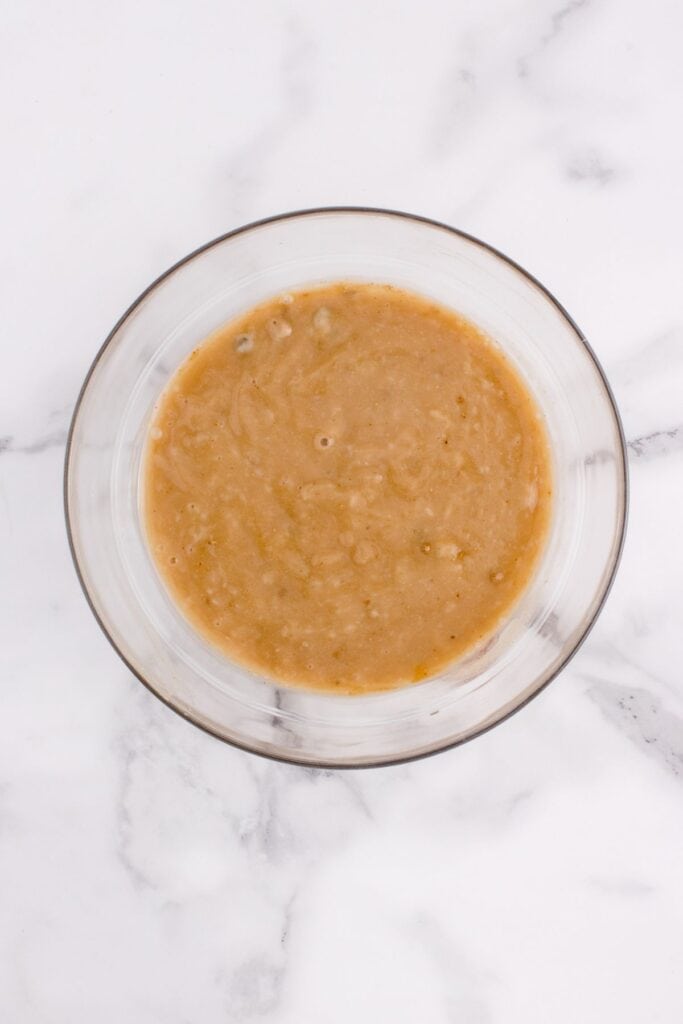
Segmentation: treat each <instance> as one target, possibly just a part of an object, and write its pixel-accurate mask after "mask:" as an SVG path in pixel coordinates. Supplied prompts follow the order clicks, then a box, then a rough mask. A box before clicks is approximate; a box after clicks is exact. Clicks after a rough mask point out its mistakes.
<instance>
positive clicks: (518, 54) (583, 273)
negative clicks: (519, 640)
mask: <svg viewBox="0 0 683 1024" xmlns="http://www.w3.org/2000/svg"><path fill="white" fill-rule="evenodd" d="M0 19H1V21H2V27H1V28H0V37H1V38H2V39H3V58H2V65H1V66H2V70H1V72H0V74H1V75H2V80H3V87H2V91H1V94H0V95H1V97H2V98H1V99H0V104H1V105H2V108H3V114H4V118H3V125H4V127H3V143H4V145H3V157H2V178H3V187H2V205H3V208H4V209H3V245H2V256H1V259H2V273H1V274H0V280H1V281H2V296H3V297H2V311H3V328H2V353H3V366H2V372H1V373H0V523H1V524H2V536H3V543H2V546H1V548H0V566H1V569H0V579H1V581H2V592H1V593H2V596H1V600H2V617H1V619H0V622H1V625H0V632H1V637H0V641H1V642H0V668H1V671H0V679H1V682H2V685H1V687H0V886H1V893H2V895H1V897H0V1005H1V1007H2V1010H1V1014H0V1015H1V1016H2V1019H3V1021H7V1022H8V1024H10V1022H11V1024H72V1022H75V1021H83V1020H92V1021H97V1022H98V1024H109V1022H112V1024H120V1022H121V1021H126V1022H131V1024H162V1022H163V1024H189V1022H192V1024H193V1022H195V1021H201V1022H202V1024H218V1022H221V1024H222V1022H226V1024H231V1022H247V1024H249V1022H255V1021H259V1022H267V1024H302V1022H310V1021H313V1022H316V1024H342V1022H344V1024H346V1022H348V1021H349V1020H356V1021H363V1022H364V1021H368V1022H370V1021H372V1022H375V1021H392V1022H394V1024H403V1022H405V1024H413V1022H416V1021H419V1022H430V1024H451V1022H463V1024H529V1022H543V1024H547V1022H553V1024H579V1022H580V1024H593V1022H595V1024H606V1022H608V1021H618V1022H619V1024H649V1022H655V1021H656V1022H662V1024H680V1021H681V1020H682V1019H683V985H682V983H681V967H682V959H683V873H682V871H681V865H682V863H683V682H682V680H681V665H682V664H683V630H682V629H681V607H682V604H683V581H682V573H681V569H682V564H681V556H680V553H677V549H678V548H679V544H680V534H681V501H682V499H683V307H682V305H681V294H682V293H681V271H682V269H683V264H682V260H681V238H682V237H683V204H682V203H681V198H680V197H681V181H682V180H683V143H682V138H683V136H682V135H681V131H680V98H681V95H682V91H683V62H682V61H681V55H680V39H681V34H682V33H683V8H682V7H681V6H680V4H677V3H674V2H673V0H662V2H661V3H659V4H658V5H656V9H655V8H652V7H651V6H650V5H647V4H642V3H639V2H636V0H481V2H479V3H467V4H466V3H453V2H448V0H424V2H423V3H419V4H415V3H412V2H407V0H397V2H395V3H394V4H380V3H379V2H370V3H369V4H355V5H354V4H349V3H344V4H342V3H341V2H338V0H332V2H325V0H323V2H320V0H318V2H314V0H297V2H294V3H291V2H290V3H277V2H275V0H270V2H266V0H257V2H255V3H250V4H239V3H237V2H236V0H221V2H211V0H207V2H200V3H197V4H184V3H181V2H171V3H168V2H161V0H143V2H142V3H140V2H136V3H132V2H131V0H121V2H120V3H117V4H115V5H102V4H93V3H87V2H85V0H68V2H66V3H64V4H46V3H42V2H38V0H24V2H23V3H15V4H5V5H4V9H3V12H2V15H0ZM325 204H359V205H375V206H385V207H396V208H399V209H406V210H410V211H413V212H416V213H421V214H424V215H427V216H432V217H436V218H438V219H441V220H445V221H447V222H449V223H452V224H455V225H457V226H459V227H461V228H463V229H465V230H467V231H469V232H472V233H473V234H476V235H478V236H479V237H481V238H483V239H485V240H486V241H488V242H490V243H492V244H493V245H495V246H497V247H499V248H500V249H502V250H503V251H504V252H507V253H508V254H509V255H511V256H512V257H513V258H515V259H516V260H517V261H519V262H520V263H522V265H524V266H525V267H527V268H528V269H529V270H530V271H531V272H532V273H534V274H535V275H536V276H537V277H539V278H540V279H541V280H542V281H543V282H544V283H545V284H546V285H548V286H549V287H550V288H551V289H552V290H553V291H554V292H555V294H556V295H557V296H558V298H559V299H560V300H561V301H562V302H563V303H564V304H565V305H566V307H567V308H568V309H569V310H570V311H571V313H572V314H573V315H574V316H575V318H576V320H577V321H578V323H579V324H580V325H581V326H582V328H583V330H584V331H585V333H586V334H587V336H588V337H589V339H590V340H591V342H592V344H593V346H594V348H595V349H596V351H597V353H598V355H599V357H600V359H601V360H602V362H603V364H604V366H605V368H606V371H607V373H608V375H609V378H610V380H611V382H612V384H613V386H614V390H615V392H616V396H617V399H618V401H619V404H620V407H621V411H622V413H623V417H624V424H625V429H626V433H627V437H628V441H629V456H630V463H631V485H632V500H631V517H630V530H629V536H628V540H627V545H626V551H625V555H624V559H623V563H622V567H621V571H620V574H619V577H618V580H617V583H616V585H615V587H614V590H613V592H612V595H611V597H610V599H609V602H608V604H607V607H606V609H605V611H604V613H603V615H602V617H601V619H600V621H599V623H598V625H597V626H596V628H595V630H594V632H593V633H592V635H591V637H590V639H589V641H588V642H587V643H586V644H585V646H584V647H583V649H582V650H581V652H580V653H579V655H578V656H577V657H576V658H575V660H574V661H573V662H572V664H571V665H570V667H569V668H568V669H567V670H566V671H564V672H563V673H562V674H561V676H560V677H559V678H558V679H557V680H556V681H555V682H554V683H553V684H552V685H551V686H550V687H549V688H548V689H547V690H545V691H544V692H543V693H542V694H541V695H540V696H539V697H538V698H537V699H536V700H535V701H533V702H532V704H531V705H530V706H529V707H527V708H526V709H525V710H524V711H523V712H522V713H520V714H518V715H516V716H515V717H513V718H512V719H511V720H510V721H508V722H506V723H505V724H504V725H502V726H500V727H498V728H496V729H494V730H493V731H492V732H490V733H489V734H487V735H485V736H483V737H481V738H480V739H478V740H476V741H474V742H472V743H470V744H468V745H466V746H464V747H461V748H459V749H456V750H453V751H451V752H448V753H445V754H442V755H440V756H438V757H435V758H432V759H429V760H427V761H423V762H417V763H414V764H410V765H407V766H403V767H396V768H385V769H377V770H370V771H363V772H348V773H335V772H329V771H313V770H304V769H299V768H295V767H289V766H284V765H279V764H275V763H270V762H268V761H264V760H260V759H258V758H256V757H253V756H249V755H247V754H244V753H241V752H239V751H236V750H232V749H230V748H229V747H227V746H224V745H222V744H221V743H219V742H218V741H216V740H214V739H212V738H210V737H208V736H206V735H204V734H202V733H201V732H200V731H198V730H197V729H195V728H193V727H192V726H190V725H188V724H187V723H186V722H184V721H183V720H181V719H180V718H178V717H176V716H175V715H174V714H173V713H172V712H171V711H169V710H167V709H166V708H165V707H164V706H163V705H162V704H160V703H159V702H158V701H156V700H155V699H154V698H153V697H152V696H151V695H150V694H149V693H148V692H147V691H146V690H145V689H144V688H143V687H142V686H140V684H139V683H138V682H136V681H135V679H133V678H132V676H131V675H130V674H129V673H128V672H127V670H126V668H125V667H124V665H123V664H122V663H121V662H120V661H119V660H118V659H117V658H116V656H115V655H114V653H113V652H112V650H111V649H110V647H109V645H108V644H107V641H106V640H105V638H104V637H103V636H102V635H101V633H100V631H99V629H98V627H97V625H96V624H95V622H94V620H93V618H92V616H91V614H90V612H89V610H88V608H87V607H86V604H85V601H84V600H83V597H82V595H81V593H80V590H79V587H78V584H77V582H76V577H75V574H74V572H73V569H72V566H71V563H70V558H69V554H68V551H67V545H66V537H65V530H64V525H63V518H62V498H61V482H62V463H63V450H64V443H65V437H66V431H67V426H68V422H69V417H70V414H71V410H72V407H73V404H74V401H75V398H76V394H77V391H78V388H79V386H80V383H81V380H82V377H83V375H84V373H85V370H86V369H87V367H88V365H89V363H90V361H91V359H92V357H93V355H94V353H95V351H96V349H97V348H98V347H99V345H100V343H101V341H102V339H103V338H104V337H105V335H106V334H107V333H108V331H109V329H110V327H111V326H112V324H113V323H114V322H115V320H116V319H117V318H118V316H119V315H120V313H121V312H122V310H123V309H124V308H125V307H126V306H127V305H128V304H129V302H130V301H132V299H133V298H134V297H135V296H136V295H137V294H138V293H139V292H140V291H141V290H142V288H143V287H144V286H145V285H146V284H147V283H148V282H149V281H150V280H151V279H153V278H154V277H155V276H157V275H158V274H159V273H160V272H161V271H163V270H164V269H165V268H166V267H167V266H169V265H170V264H171V263H173V262H174V261H176V260H177V259H179V258H180V257H181V256H183V255H184V254H185V253H187V252H188V251H190V250H191V249H193V248H194V247H196V246H197V245H199V244H201V243H203V242H204V241H206V240H208V239H210V238H212V237H214V236H215V235H217V234H220V233H221V232H223V231H226V230H228V229H230V228H231V227H234V226H237V225H239V224H241V223H244V222H246V221H250V220H252V219H254V218H258V217H261V216H266V215H268V214H271V213H276V212H279V211H283V210H287V209H293V208H298V207H308V206H317V205H325Z"/></svg>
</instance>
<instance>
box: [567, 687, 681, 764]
mask: <svg viewBox="0 0 683 1024" xmlns="http://www.w3.org/2000/svg"><path fill="white" fill-rule="evenodd" d="M586 678H588V679H589V681H590V682H591V685H590V688H589V690H588V695H589V697H590V698H591V700H593V701H594V702H595V704H596V705H597V706H598V707H599V708H600V710H601V712H602V713H603V715H604V716H605V718H607V719H608V721H610V722H611V723H612V724H613V725H615V726H616V727H617V728H619V729H620V730H621V731H622V732H623V733H624V735H625V736H627V737H628V739H629V740H630V741H631V742H632V743H634V744H635V745H636V746H637V747H638V748H639V749H640V750H642V751H643V752H644V753H646V754H647V755H648V756H650V757H652V758H653V759H654V760H656V761H657V762H658V763H659V764H660V765H661V766H662V767H664V768H666V769H667V771H669V772H672V773H673V774H674V775H675V776H677V777H679V778H681V777H683V718H680V717H679V716H678V715H675V714H674V713H673V712H671V711H668V710H667V709H666V708H664V707H663V705H662V701H661V699H660V698H659V697H658V696H657V695H656V694H654V693H653V692H652V691H651V690H645V689H642V688H640V687H633V686H624V685H622V684H620V683H613V682H607V681H606V680H604V679H598V678H595V677H586Z"/></svg>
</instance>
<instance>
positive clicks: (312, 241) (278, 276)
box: [65, 208, 627, 767]
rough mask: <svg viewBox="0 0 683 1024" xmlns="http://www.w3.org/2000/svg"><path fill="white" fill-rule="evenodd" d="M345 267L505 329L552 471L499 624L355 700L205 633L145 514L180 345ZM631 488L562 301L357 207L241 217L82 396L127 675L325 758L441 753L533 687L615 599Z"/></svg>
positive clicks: (108, 612) (93, 599) (475, 247)
mask: <svg viewBox="0 0 683 1024" xmlns="http://www.w3.org/2000/svg"><path fill="white" fill-rule="evenodd" d="M339 279H347V280H348V279H354V280H359V281H376V282H388V283H392V284H395V285H399V286H403V287H405V288H409V289H412V290H414V291H417V292H421V293H422V294H424V295H426V296H430V297H431V298H433V299H435V300H437V301H438V302H441V303H443V304H444V305H446V306H450V307H451V308H453V309H454V310H456V311H458V312H460V313H462V314H464V315H465V316H466V317H468V318H469V319H471V320H473V321H474V322H475V323H476V324H478V325H479V326H480V327H481V328H482V329H483V330H484V331H486V332H487V333H488V334H489V335H490V336H491V337H492V338H493V339H495V341H496V342H497V343H498V345H500V347H501V348H502V349H503V350H504V351H505V353H506V354H507V356H508V358H509V359H511V360H512V361H513V363H515V364H516V366H517V368H518V370H519V371H520V372H521V374H522V375H523V377H524V378H525V379H526V381H527V383H528V385H529V387H530V389H531V390H532V392H533V393H534V394H535V396H536V399H537V401H538V403H539V405H540V406H541V408H542V410H543V412H544V415H545V420H546V424H547V429H548V433H549V436H550V440H551V444H552V449H553V458H554V474H555V509H554V515H553V520H552V525H551V530H550V537H549V541H548V544H547V547H546V550H545V554H544V557H543V560H542V563H541V564H540V566H539V568H538V570H537V572H536V574H535V576H534V578H533V581H532V583H531V584H530V586H529V588H528V590H527V591H526V592H525V593H524V595H523V597H522V599H521V600H520V602H519V603H518V604H517V606H516V607H515V608H514V610H513V611H512V613H511V614H510V615H509V616H508V617H507V618H506V619H505V620H504V621H503V622H502V623H501V624H500V626H499V628H498V629H497V630H496V632H495V634H493V635H492V636H490V637H489V638H488V640H487V641H486V643H485V644H483V645H482V646H481V647H479V648H478V649H476V650H473V651H472V652H471V653H470V654H469V655H468V656H467V657H465V658H463V659H462V660H460V661H458V662H456V663H455V664H453V665H451V667H450V668H448V669H447V670H446V671H444V672H443V673H441V674H440V675H439V676H438V677H436V678H433V679H430V680H427V681H425V682H422V683H419V684H415V685H410V686H406V687H404V688H403V689H399V690H396V691H393V692H389V693H379V694H374V695H370V696H354V697H349V696H340V695H334V694H324V693H315V692H308V691H305V690H302V689H295V688H289V687H278V686H275V685H273V684H272V683H270V682H267V681H265V680H263V679H261V678H259V677H258V676H256V675H254V674H252V673H251V672H249V671H247V670H246V669H244V668H242V667H241V666H239V665H237V664H234V663H232V662H230V661H229V660H227V659H226V657H225V656H224V655H222V654H221V653H219V652H218V651H216V650H214V649H213V648H212V647H211V646H209V645H208V644H207V643H206V642H205V641H204V640H203V639H202V638H201V636H199V635H198V634H197V633H196V632H195V631H194V630H193V628H192V627H191V626H190V625H189V623H188V622H187V621H186V620H185V619H184V617H183V616H182V614H181V613H180V612H179V611H178V609H177V608H176V606H175V604H174V603H173V601H172V600H171V598H170V597H169V594H168V593H167V591H166V589H165V588H164V586H163V584H162V583H161V580H160V578H159V576H158V574H157V572H156V570H155V567H154V565H153V563H152V560H151V557H150V553H149V551H148V549H147V545H146V541H145V537H144V533H143V527H142V522H141V516H140V467H141V457H142V453H143V447H144V444H145V436H146V433H147V428H148V424H149V420H150V415H151V413H152V410H153V407H154V404H155V401H156V400H157V399H158V397H159V395H160V393H161V391H162V390H163V388H164V386H165V385H166V383H167V381H168V380H169V378H170V377H171V375H172V374H173V373H174V371H175V370H176V368H177V367H178V365H179V364H180V363H181V362H182V360H183V359H184V358H185V356H186V355H187V354H188V353H189V352H190V351H191V350H192V349H193V348H194V347H196V345H197V344H198V343H199V342H201V341H202V340H203V339H204V338H205V337H206V336H207V335H208V334H210V333H211V332H212V331H213V330H215V329H216V328H217V327H219V326H220V325H222V324H224V323H225V322H226V321H229V320H231V319H232V318H233V317H235V316H236V315H237V314H239V313H242V312H243V311H244V310H246V309H248V308H249V307H250V306H253V305H255V304H256V303H258V302H260V301H262V300H263V299H265V298H267V297H269V296H271V295H272V294H274V293H277V292H281V291H284V290H288V289H294V288H297V287H300V286H305V285H311V284H315V283H322V282H326V281H334V280H339ZM626 496H627V476H626V459H625V448H624V440H623V434H622V430H621V425H620V422H619V416H618V413H617V410H616V407H615V404H614V399H613V397H612V395H611V392H610V390H609V387H608V385H607V382H606V380H605V377H604V375H603V372H602V370H601V368H600V366H599V364H598V362H597V360H596V358H595V356H594V354H593V352H592V351H591V349H590V348H589V346H588V344H587V343H586V340H585V338H584V337H583V335H582V334H581V332H580V331H579V329H578V328H577V326H576V325H575V324H574V323H573V321H572V320H571V318H570V317H569V316H568V314H567V313H566V312H565V311H564V310H563V308H562V307H561V306H560V304H559V303H558V302H557V301H556V300H555V299H554V298H553V297H552V295H550V293H549V292H547V291H546V290H545V289H544V288H543V287H542V286H541V285H540V284H539V283H538V282H537V281H535V280H534V279H533V278H532V277H531V276H530V275H528V274H527V273H526V272H525V271H523V270H522V269H521V268H520V267H518V266H517V265H516V264H515V263H513V262H512V261H511V260H509V259H507V258H506V257H505V256H503V255H501V254H500V253H499V252H496V251H495V250H494V249H492V248H491V247H490V246H488V245H485V244H484V243H482V242H480V241H478V240H477V239H475V238H471V237H469V236H468V235H465V234H463V233H462V232H459V231H456V230H454V229H453V228H449V227H447V226H445V225H443V224H438V223H435V222H433V221H428V220H425V219H423V218H420V217H414V216H409V215H407V214H403V213H395V212H391V211H384V210H365V209H349V208H340V209H321V210H307V211H303V212H300V213H292V214H285V215H284V216H281V217H274V218H271V219H269V220H265V221H261V222H259V223H256V224H251V225H249V226H247V227H245V228H240V229H239V230H237V231H233V232H231V233H229V234H227V235H224V236H223V237H221V238H218V239H216V240H215V241H214V242H210V243H209V244H208V245H206V246H204V247H203V248H201V249H199V250H197V252H195V253H192V255H190V256H188V257H187V258H186V259H184V260H181V262H180V263H178V264H177V265H176V266H175V267H173V268H171V270H169V271H168V272H167V273H165V274H164V275H162V277H160V278H159V279H158V280H157V281H155V282H154V284H152V285H151V286H150V287H149V288H148V289H147V290H146V291H145V292H144V293H143V294H142V295H141V296H140V298H139V299H137V300H136V302H134V303H133V305H132V306H131V307H130V309H129V310H128V311H127V312H126V313H125V314H124V316H123V317H122V318H121V320H120V321H119V323H118V324H117V325H116V327H115V328H114V330H113V331H112V333H111V334H110V335H109V337H108V338H107V340H106V342H105V343H104V345H103V346H102V348H101V350H100V352H99V353H98V355H97V357H96V358H95V361H94V363H93V365H92V367H91V369H90V371H89V373H88V375H87V377H86V380H85V383H84V385H83V388H82V390H81V394H80V396H79V399H78V403H77V405H76V410H75V413H74V418H73V423H72V426H71V433H70V437H69V443H68V447H67V456H66V469H65V506H66V518H67V527H68V533H69V539H70V544H71V549H72V553H73V557H74V562H75V564H76V568H77V571H78V574H79V577H80V580H81V583H82V585H83V589H84V591H85V594H86V597H87V598H88V601H89V602H90V605H91V607H92V610H93V612H94V614H95V616H96V617H97V620H98V622H99V623H100V625H101V627H102V629H103V630H104V632H105V633H106V635H107V636H108V638H109V640H110V641H111V643H112V644H113V646H114V647H115V649H116V650H117V651H118V653H119V654H120V656H121V657H122V658H123V660H124V661H125V662H126V664H127V665H128V666H129V668H130V669H131V671H133V672H134V673H135V674H136V676H137V677H138V678H139V679H140V680H141V681H142V682H143V683H145V685H146V686H148V687H149V688H150V689H151V690H152V691H153V692H154V693H155V694H156V695H157V696H158V697H160V698H161V699H162V700H163V701H165V702H166V703H167V704H168V705H169V706H170V707H172V708H174V709H175V710H176V711H178V712H179V713H180V714H182V715H184V716H185V717H186V718H187V719H189V720H190V721H192V722H194V723H195V724H197V725H199V726H201V727H202V728H204V729H206V730H207V731H208V732H210V733H213V734H214V735H215V736H218V737H220V738H221V739H223V740H227V741H228V742H230V743H233V744H235V745H237V746H240V747H243V748H245V749H248V750H251V751H255V752H258V753H260V754H266V755H269V756H271V757H276V758H281V759H283V760H287V761H293V762H297V763H301V764H308V765H325V766H332V767H359V766H363V765H379V764H388V763H392V762H396V761H402V760H407V759H409V758H414V757H419V756H421V755H424V754H429V753H433V752H435V751H438V750H442V749H444V748H446V747H449V746H451V745H453V744H455V743H459V742H462V741H463V740H466V739H468V738H470V737H472V736H476V735H477V734H478V733H481V732H483V731H484V730H485V729H488V728H489V727H490V726H492V725H494V724H496V723H497V722H500V721H501V720H502V719H504V718H505V717H506V716H507V715H509V714H511V713H512V712H513V711H515V710H516V709H518V708H520V707H521V706H522V705H524V704H525V703H526V702H527V701H528V700H529V699H530V697H532V696H533V695H534V694H536V693H538V691H539V690H540V689H541V688H542V687H543V686H544V685H545V684H546V683H548V682H549V680H551V679H552V678H553V677H554V676H555V675H556V674H557V672H558V671H559V670H560V669H561V668H562V667H563V665H565V664H566V663H567V661H568V660H569V658H570V657H571V656H572V654H573V653H574V652H575V651H576V649H577V647H578V646H579V644H580V643H581V641H582V640H583V638H584V637H585V636H586V634H587V632H588V630H589V629H590V627H591V626H592V624H593V622H594V621H595V618H596V616H597V615H598V613H599V611H600V608H601V606H602V604H603V602H604V600H605V596H606V594H607V591H608V590H609V587H610V584H611V582H612V579H613V577H614V573H615V570H616V566H617V563H618V560H619V555H620V551H621V547H622V543H623V536H624V527H625V518H626Z"/></svg>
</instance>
